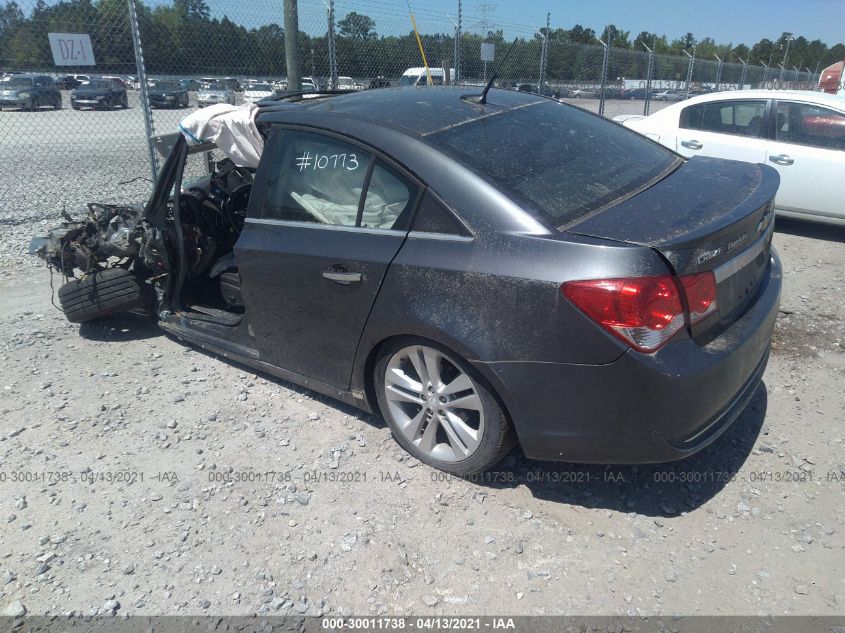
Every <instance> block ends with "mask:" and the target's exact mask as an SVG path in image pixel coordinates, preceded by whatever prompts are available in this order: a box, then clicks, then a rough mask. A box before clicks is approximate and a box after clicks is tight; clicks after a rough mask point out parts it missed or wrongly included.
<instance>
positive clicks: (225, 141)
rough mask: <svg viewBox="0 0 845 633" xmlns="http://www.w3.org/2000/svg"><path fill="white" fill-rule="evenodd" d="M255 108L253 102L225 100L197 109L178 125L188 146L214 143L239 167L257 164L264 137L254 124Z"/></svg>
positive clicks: (256, 112)
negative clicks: (232, 103) (243, 102)
mask: <svg viewBox="0 0 845 633" xmlns="http://www.w3.org/2000/svg"><path fill="white" fill-rule="evenodd" d="M256 114H258V107H257V106H256V105H255V104H253V103H246V104H244V105H242V106H233V105H229V104H228V103H218V104H217V105H213V106H208V107H207V108H200V109H199V110H197V111H196V112H194V113H193V114H191V115H189V116H187V117H185V118H184V119H183V120H182V122H181V123H180V124H179V131H180V132H182V134H183V135H184V137H185V139H187V141H188V145H202V144H203V143H214V144H215V145H217V147H219V148H220V149H221V150H222V151H223V152H224V153H225V154H226V156H228V157H229V158H231V159H232V161H233V162H234V163H235V164H236V165H237V166H238V167H252V168H256V167H258V161H259V160H261V152H262V151H263V150H264V140H263V139H262V138H261V135H260V134H259V133H258V128H257V127H255V116H256Z"/></svg>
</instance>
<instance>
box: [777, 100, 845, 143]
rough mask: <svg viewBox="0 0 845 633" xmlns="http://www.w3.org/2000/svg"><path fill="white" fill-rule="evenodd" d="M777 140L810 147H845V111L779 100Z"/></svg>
mask: <svg viewBox="0 0 845 633" xmlns="http://www.w3.org/2000/svg"><path fill="white" fill-rule="evenodd" d="M775 139H776V140H778V141H781V142H783V143H795V144H796V145H806V146H807V147H821V148H824V149H845V114H843V113H841V112H837V111H836V110H831V109H829V108H824V107H822V106H817V105H813V104H810V103H795V102H790V101H779V102H778V105H777V110H776V115H775Z"/></svg>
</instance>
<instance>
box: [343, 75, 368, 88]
mask: <svg viewBox="0 0 845 633" xmlns="http://www.w3.org/2000/svg"><path fill="white" fill-rule="evenodd" d="M337 89H338V90H363V89H364V86H363V85H362V84H356V83H355V80H354V79H352V77H338V78H337Z"/></svg>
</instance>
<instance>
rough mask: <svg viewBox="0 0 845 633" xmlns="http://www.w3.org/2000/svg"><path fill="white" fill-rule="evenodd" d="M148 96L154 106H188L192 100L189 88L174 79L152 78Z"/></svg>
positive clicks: (148, 83)
mask: <svg viewBox="0 0 845 633" xmlns="http://www.w3.org/2000/svg"><path fill="white" fill-rule="evenodd" d="M147 96H148V97H149V99H150V107H153V108H187V107H188V105H189V104H190V100H191V98H190V96H188V90H187V89H186V88H184V87H183V86H181V85H180V84H179V82H178V81H175V80H173V79H150V80H149V81H148V82H147Z"/></svg>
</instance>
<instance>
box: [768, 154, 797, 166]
mask: <svg viewBox="0 0 845 633" xmlns="http://www.w3.org/2000/svg"><path fill="white" fill-rule="evenodd" d="M769 160H770V161H772V162H773V163H775V164H776V165H791V164H792V163H794V162H795V159H794V158H790V157H789V156H787V155H786V154H779V155H777V156H769Z"/></svg>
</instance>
